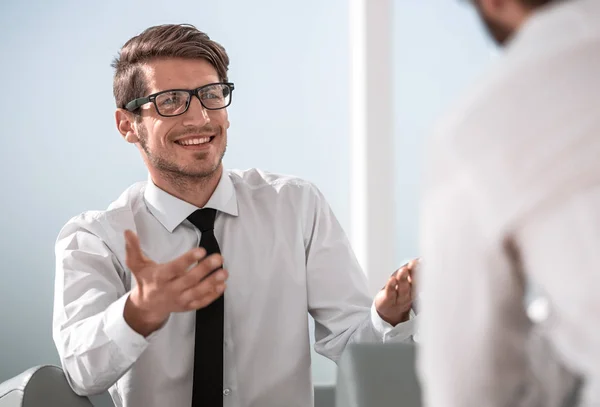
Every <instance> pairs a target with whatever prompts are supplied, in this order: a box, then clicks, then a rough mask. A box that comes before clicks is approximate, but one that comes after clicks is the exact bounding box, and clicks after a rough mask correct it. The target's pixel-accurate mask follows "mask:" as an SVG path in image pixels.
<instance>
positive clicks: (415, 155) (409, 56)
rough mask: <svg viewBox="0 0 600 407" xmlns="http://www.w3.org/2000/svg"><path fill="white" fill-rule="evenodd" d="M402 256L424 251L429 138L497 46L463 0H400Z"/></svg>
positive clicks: (396, 48)
mask: <svg viewBox="0 0 600 407" xmlns="http://www.w3.org/2000/svg"><path fill="white" fill-rule="evenodd" d="M393 3H394V7H395V9H394V13H393V18H394V38H393V40H394V51H393V53H394V73H395V78H394V84H393V86H394V89H395V91H394V95H395V106H394V111H395V112H396V116H395V118H396V122H395V141H396V146H395V159H396V170H395V172H394V175H395V178H396V179H395V182H396V212H395V214H394V215H395V218H396V242H395V243H396V250H395V254H396V261H397V263H398V264H399V263H400V262H402V261H404V260H405V259H408V258H413V257H415V256H418V255H419V253H418V242H417V240H418V239H417V233H418V223H417V222H418V217H419V216H418V215H419V214H418V196H419V193H420V189H419V185H420V182H421V174H422V156H423V153H424V151H423V147H424V143H425V139H426V138H427V137H428V136H429V134H430V131H431V128H432V125H433V124H434V123H435V120H436V118H437V117H438V116H439V114H440V113H442V112H444V111H445V110H446V109H447V108H448V107H449V106H450V105H451V104H452V102H453V101H454V100H456V98H458V97H460V95H461V93H462V92H463V91H464V90H465V89H466V88H467V87H468V86H469V84H470V83H471V82H472V81H473V80H474V79H475V78H476V77H477V76H478V75H480V74H482V73H483V72H484V71H485V68H486V67H487V66H488V65H489V64H490V62H492V59H493V58H492V57H493V55H494V54H495V53H496V48H495V46H494V45H493V44H492V43H491V42H490V41H489V39H488V38H487V36H486V34H484V32H483V29H482V27H481V24H480V22H479V19H478V17H477V15H476V13H475V12H474V10H473V8H472V6H470V5H469V4H468V3H467V2H464V1H459V0H450V1H449V0H397V1H394V2H393Z"/></svg>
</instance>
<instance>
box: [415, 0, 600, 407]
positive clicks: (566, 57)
mask: <svg viewBox="0 0 600 407" xmlns="http://www.w3.org/2000/svg"><path fill="white" fill-rule="evenodd" d="M428 151H429V153H430V157H429V160H428V162H429V164H428V167H427V171H426V173H427V174H428V175H427V177H426V178H427V180H426V186H425V190H424V196H423V202H422V207H421V211H422V212H421V215H422V224H421V225H422V229H421V250H422V252H421V254H422V256H423V259H424V267H423V270H422V274H421V280H420V292H421V301H420V306H421V308H420V311H421V316H420V322H421V323H420V326H419V341H420V344H421V352H420V353H419V359H418V360H419V361H418V366H419V370H420V374H421V377H422V379H423V384H424V390H425V399H426V402H427V404H426V405H427V406H428V407H492V406H493V407H500V406H502V407H506V406H511V407H512V406H519V405H528V406H531V405H539V401H535V400H532V397H531V396H532V394H533V393H535V392H536V391H538V390H539V389H536V388H535V386H536V383H538V384H539V382H541V386H542V387H543V386H546V387H547V388H548V387H549V386H551V385H552V383H550V380H551V379H550V378H549V377H545V373H546V372H544V371H540V370H536V369H535V367H534V365H535V364H533V363H528V362H527V360H528V358H530V357H531V356H534V355H533V354H532V353H531V352H527V348H528V346H529V345H530V339H531V332H532V327H533V325H532V322H531V321H530V319H528V318H527V314H526V312H525V309H524V307H523V296H524V293H525V290H526V284H525V282H531V283H533V284H534V285H535V286H536V287H537V288H538V289H539V290H540V291H541V292H542V293H543V294H544V296H545V298H546V299H547V301H548V303H549V306H550V308H549V315H548V317H547V318H546V319H545V320H544V321H543V322H541V323H540V325H539V326H535V330H536V332H543V336H544V338H545V340H547V341H548V346H549V347H550V348H551V349H552V350H553V353H555V354H556V357H557V358H558V361H559V362H560V363H561V364H563V365H564V366H566V367H567V368H568V369H569V370H570V371H572V372H574V373H576V374H579V375H582V377H583V380H584V381H585V383H586V386H585V389H584V393H583V395H584V399H585V403H584V405H586V406H599V405H600V294H599V291H600V1H598V0H570V1H564V2H557V3H556V5H553V6H551V7H547V8H543V9H540V11H538V12H536V13H535V14H534V15H533V16H532V17H531V18H530V19H529V20H527V22H526V23H525V25H524V26H523V28H522V29H521V30H520V32H519V33H518V34H517V35H516V36H515V37H514V38H513V40H512V41H511V43H510V45H509V46H508V48H507V49H506V53H505V55H503V56H502V57H501V59H500V61H499V62H498V64H497V65H496V66H495V67H494V68H493V70H492V72H491V73H490V74H489V75H488V76H487V77H486V78H484V79H483V80H482V81H481V82H480V83H479V84H478V86H476V87H475V89H474V90H473V92H471V93H470V94H469V95H468V96H467V97H466V98H465V100H464V101H462V102H461V103H459V104H458V106H457V108H456V109H455V110H453V111H452V112H450V114H449V115H448V116H447V117H446V118H445V119H444V120H443V121H442V123H441V124H440V126H439V127H438V128H437V130H436V134H435V136H434V137H433V138H432V140H431V145H430V147H429V150H428ZM457 320H461V321H464V323H461V324H457V323H456V321H457ZM538 356H540V357H548V355H547V354H541V353H540V354H538ZM538 365H540V364H539V363H538ZM541 365H543V364H541ZM535 403H538V404H535ZM557 404H558V405H559V404H560V403H559V400H549V401H548V404H542V405H545V406H547V405H557Z"/></svg>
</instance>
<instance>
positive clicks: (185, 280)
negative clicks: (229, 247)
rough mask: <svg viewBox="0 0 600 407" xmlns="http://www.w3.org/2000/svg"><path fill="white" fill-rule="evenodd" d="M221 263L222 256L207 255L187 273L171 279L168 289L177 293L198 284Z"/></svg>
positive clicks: (219, 266)
mask: <svg viewBox="0 0 600 407" xmlns="http://www.w3.org/2000/svg"><path fill="white" fill-rule="evenodd" d="M222 265H223V258H222V257H221V256H220V255H219V254H212V255H210V256H207V257H205V258H204V259H202V260H200V261H199V262H198V264H196V265H195V266H194V267H193V268H192V269H190V270H189V271H188V272H187V273H183V274H181V275H178V276H176V277H175V278H174V279H172V280H171V282H170V284H169V289H170V290H171V291H172V292H174V293H175V294H177V295H178V294H180V293H182V292H183V291H185V290H187V289H189V288H192V287H194V286H196V285H198V284H199V283H200V282H201V281H202V280H203V279H205V278H206V276H208V275H209V274H210V273H212V272H213V271H215V270H217V269H219V268H221V266H222ZM220 271H222V270H220ZM220 271H219V272H220ZM225 278H227V275H225Z"/></svg>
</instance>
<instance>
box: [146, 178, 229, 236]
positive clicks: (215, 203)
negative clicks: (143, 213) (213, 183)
mask: <svg viewBox="0 0 600 407" xmlns="http://www.w3.org/2000/svg"><path fill="white" fill-rule="evenodd" d="M144 199H145V200H146V205H147V207H148V209H149V210H150V212H151V213H152V215H154V217H155V218H156V219H158V221H159V222H160V223H161V224H162V225H163V226H164V227H165V229H167V230H168V231H169V232H171V233H172V232H173V230H175V228H176V227H177V226H179V225H180V224H181V223H182V222H183V221H184V220H186V218H187V217H188V216H190V215H191V214H192V213H193V212H194V211H196V210H197V209H200V208H198V207H196V206H194V205H192V204H191V203H188V202H186V201H183V200H181V199H179V198H176V197H174V196H173V195H171V194H169V193H167V192H165V191H163V190H162V189H160V188H159V187H157V186H156V185H155V184H154V182H153V181H152V179H151V178H150V177H148V183H147V184H146V190H145V191H144ZM204 208H213V209H216V210H217V211H219V212H224V213H227V214H229V215H232V216H238V205H237V197H236V193H235V188H234V186H233V182H232V181H231V178H230V177H229V173H228V172H227V171H223V174H222V175H221V179H220V180H219V184H218V185H217V188H216V189H215V192H213V194H212V195H211V197H210V199H209V200H208V202H207V203H206V205H205V206H204Z"/></svg>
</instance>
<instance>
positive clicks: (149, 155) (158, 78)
mask: <svg viewBox="0 0 600 407" xmlns="http://www.w3.org/2000/svg"><path fill="white" fill-rule="evenodd" d="M143 71H144V74H145V82H146V84H147V89H148V92H147V94H146V95H145V96H147V95H151V94H154V93H157V92H161V91H165V90H170V89H188V90H193V89H196V88H199V87H201V86H204V85H208V84H212V83H218V82H220V80H219V75H218V74H217V71H216V70H215V68H214V67H213V66H212V65H211V64H210V63H209V62H208V61H206V60H204V59H182V58H161V59H155V60H152V61H150V62H147V63H145V64H144V66H143ZM116 116H117V126H118V128H119V131H120V132H121V134H122V135H123V136H124V137H125V139H126V140H127V141H129V142H131V143H135V144H137V146H138V148H139V149H140V152H141V153H142V156H143V158H144V162H145V163H146V166H147V168H148V170H149V172H150V175H151V176H152V178H153V179H154V180H155V182H157V181H159V180H163V181H166V182H168V183H171V184H172V183H181V182H186V181H195V180H198V179H202V178H213V177H220V174H221V171H222V159H223V156H224V154H225V149H226V147H227V129H228V128H229V120H228V115H227V109H220V110H207V109H205V108H204V107H203V106H202V104H201V103H200V100H199V99H198V98H197V97H195V96H194V97H192V98H191V101H190V106H189V108H188V110H187V111H186V112H185V113H183V114H181V115H179V116H174V117H164V116H161V115H160V114H159V113H158V112H157V110H156V106H155V104H154V103H146V104H144V105H143V106H141V107H140V109H139V114H136V113H131V112H126V111H125V110H123V109H118V110H117V115H116ZM159 183H160V182H159Z"/></svg>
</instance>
